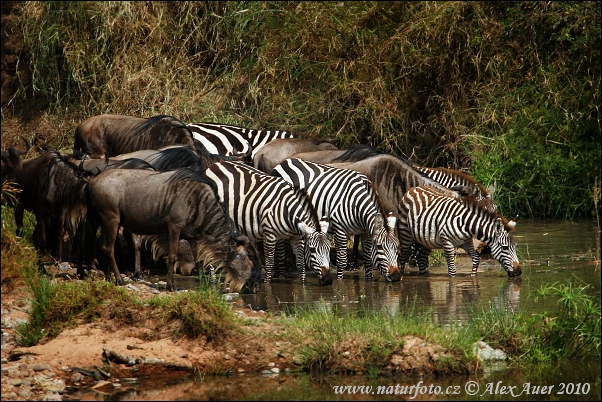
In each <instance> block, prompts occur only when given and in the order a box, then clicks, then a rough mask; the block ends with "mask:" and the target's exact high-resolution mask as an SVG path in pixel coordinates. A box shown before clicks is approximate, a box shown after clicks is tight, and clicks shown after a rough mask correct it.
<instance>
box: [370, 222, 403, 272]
mask: <svg viewBox="0 0 602 402" xmlns="http://www.w3.org/2000/svg"><path fill="white" fill-rule="evenodd" d="M396 225H397V217H395V216H394V215H393V212H389V215H388V217H387V224H386V225H385V222H384V219H383V216H382V214H380V213H377V214H376V218H375V221H374V232H373V234H372V239H371V240H372V247H371V248H370V257H371V260H372V261H376V268H378V270H379V272H380V273H381V274H382V275H383V276H384V277H385V278H387V280H388V281H389V282H398V281H400V280H401V278H402V277H403V275H402V273H401V271H400V269H399V264H398V263H397V254H398V253H399V240H398V238H397V233H396V231H395V228H396Z"/></svg>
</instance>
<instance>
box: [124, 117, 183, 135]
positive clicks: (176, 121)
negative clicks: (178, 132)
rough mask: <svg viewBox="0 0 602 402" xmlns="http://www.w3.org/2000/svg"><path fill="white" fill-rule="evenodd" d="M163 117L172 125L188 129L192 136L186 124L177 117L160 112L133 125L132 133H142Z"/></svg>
mask: <svg viewBox="0 0 602 402" xmlns="http://www.w3.org/2000/svg"><path fill="white" fill-rule="evenodd" d="M163 119H169V120H170V124H171V125H173V127H178V128H184V129H186V131H188V132H189V133H190V137H192V132H191V131H190V129H189V128H188V127H187V126H186V124H184V123H182V122H181V121H180V120H179V119H177V118H175V117H173V116H170V115H166V114H160V115H157V116H152V117H149V118H147V119H145V120H144V121H142V122H141V123H140V124H138V125H137V126H136V127H134V132H133V133H134V134H135V135H140V134H143V133H145V132H146V131H148V130H149V129H150V128H151V127H153V126H154V125H155V124H157V123H159V122H160V121H161V120H163Z"/></svg>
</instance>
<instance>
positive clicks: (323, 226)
mask: <svg viewBox="0 0 602 402" xmlns="http://www.w3.org/2000/svg"><path fill="white" fill-rule="evenodd" d="M329 226H330V222H329V220H328V217H326V216H323V217H322V219H320V229H321V230H322V233H327V232H328V227H329Z"/></svg>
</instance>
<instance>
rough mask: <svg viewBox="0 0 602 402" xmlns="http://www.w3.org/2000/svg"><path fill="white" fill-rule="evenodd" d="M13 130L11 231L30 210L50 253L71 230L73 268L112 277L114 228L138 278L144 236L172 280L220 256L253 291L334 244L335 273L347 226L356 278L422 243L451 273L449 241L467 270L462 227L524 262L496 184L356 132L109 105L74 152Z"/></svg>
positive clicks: (515, 269)
mask: <svg viewBox="0 0 602 402" xmlns="http://www.w3.org/2000/svg"><path fill="white" fill-rule="evenodd" d="M23 140H24V141H25V143H26V149H24V150H18V149H17V148H15V147H14V146H13V145H11V146H10V147H9V149H8V150H7V151H2V183H5V181H7V182H8V183H10V186H12V188H13V189H17V191H15V192H14V197H9V198H7V199H6V200H5V202H7V203H8V204H9V206H12V207H14V211H15V212H14V214H15V222H16V226H17V234H18V235H21V234H22V228H23V215H24V211H25V210H27V211H31V212H32V213H33V214H34V216H35V218H36V226H35V229H34V232H33V240H34V245H35V247H36V248H37V249H38V250H41V251H42V252H46V251H49V252H50V253H51V254H52V255H53V257H54V258H55V259H56V260H58V261H59V262H60V261H63V258H64V256H63V250H62V248H63V239H64V236H65V235H66V234H69V236H70V238H71V242H72V248H73V249H74V251H75V252H76V253H75V255H76V256H77V261H76V263H77V273H78V275H79V276H80V277H83V276H85V275H87V273H88V272H89V271H88V272H87V270H86V269H85V268H84V267H86V268H87V269H88V270H90V269H101V270H103V271H104V273H105V275H106V278H107V279H110V277H111V275H114V276H115V279H116V281H117V283H119V284H123V278H122V276H121V274H120V271H119V268H118V265H117V261H116V256H115V250H116V249H117V250H118V251H119V249H118V247H116V242H117V243H119V242H118V241H117V240H118V235H119V233H120V232H119V231H120V228H122V229H123V235H124V237H125V238H126V240H128V241H130V244H131V247H132V248H133V250H134V251H135V266H134V276H135V277H138V278H140V277H142V270H141V257H140V252H141V248H142V245H143V244H144V243H143V241H145V242H146V244H148V245H150V248H151V249H152V253H153V258H154V259H155V260H158V259H159V258H162V257H164V256H165V255H166V256H167V266H168V275H167V288H168V289H169V290H174V281H173V277H174V272H175V271H176V269H179V270H180V272H181V273H182V274H190V273H191V272H192V270H193V268H194V267H195V266H196V264H201V263H202V265H203V267H205V268H208V270H209V273H210V275H211V276H212V278H213V279H215V278H216V276H215V275H216V274H215V270H216V269H217V268H219V269H221V270H222V271H223V272H225V278H226V281H227V282H228V283H229V284H230V288H231V290H233V291H241V290H243V289H244V290H246V291H251V292H257V291H258V290H259V289H260V287H261V282H265V283H269V282H270V281H271V279H272V278H273V277H274V276H277V275H280V274H282V273H284V272H285V271H286V269H290V268H289V265H293V268H295V267H296V269H297V271H298V273H299V276H300V279H301V281H302V282H303V283H304V282H305V281H306V269H308V270H309V271H310V275H311V272H313V273H315V276H316V277H317V278H318V281H319V283H320V284H322V285H329V284H332V282H333V275H332V274H331V272H330V270H331V267H330V266H331V255H332V257H333V258H332V259H333V264H332V265H335V266H336V277H337V279H340V278H342V277H343V275H344V271H345V270H346V267H347V263H348V262H347V259H348V250H347V244H348V240H349V239H351V238H353V240H354V243H353V253H352V254H351V255H352V257H351V258H356V257H357V256H358V255H359V253H358V244H359V242H360V241H361V243H362V251H363V252H362V262H363V266H364V268H365V277H366V279H372V277H373V270H374V269H376V270H377V271H378V272H379V273H380V275H382V276H383V277H384V278H386V280H387V281H391V282H395V281H400V280H401V279H402V277H403V272H404V267H405V264H406V263H408V262H409V261H410V259H411V258H413V259H414V260H415V261H416V263H417V265H418V268H419V273H420V274H426V273H427V272H428V256H429V254H430V252H431V250H433V249H443V250H444V252H445V257H446V261H447V266H448V273H449V275H450V276H454V275H456V268H455V265H454V260H455V258H454V256H455V251H456V248H457V247H461V248H463V249H464V250H466V252H467V253H468V254H469V255H470V256H471V258H472V271H471V274H472V275H475V274H476V272H477V269H478V266H479V253H478V252H477V251H476V250H475V247H474V243H473V238H475V239H478V240H480V241H481V242H483V243H484V244H486V245H487V246H488V247H489V248H490V250H491V254H492V256H493V257H494V258H495V259H496V260H497V261H499V263H500V264H501V266H502V267H503V268H504V269H505V270H506V272H507V274H508V276H518V275H520V274H521V268H520V264H519V261H518V258H517V255H516V243H515V241H514V239H513V238H512V235H511V234H510V233H509V232H510V231H511V230H513V229H514V226H515V224H516V219H513V220H507V219H506V218H504V217H503V216H501V215H500V214H499V213H498V211H497V206H496V205H495V203H494V202H493V200H492V195H493V191H494V189H495V187H494V186H492V187H490V188H489V189H485V188H484V187H483V186H482V185H480V184H478V183H477V182H476V181H475V180H474V179H473V178H471V177H470V176H468V175H466V174H464V173H462V172H460V171H456V170H450V169H445V168H427V167H422V166H418V165H416V164H413V163H411V162H409V161H408V160H406V159H405V158H402V157H399V156H395V155H391V154H387V153H383V152H380V151H378V150H377V149H375V148H373V147H370V146H367V145H361V144H357V145H353V146H350V147H349V148H346V149H338V148H337V147H336V146H334V145H333V144H331V143H329V142H323V141H322V142H321V141H314V140H309V139H305V138H302V137H299V136H297V135H294V134H292V133H290V132H287V131H279V130H272V131H268V130H256V129H248V128H243V127H238V126H233V125H228V124H221V123H192V124H185V123H183V122H181V121H180V120H178V119H176V118H175V117H173V116H166V115H159V116H154V117H150V118H139V117H133V116H123V115H112V114H104V115H98V116H93V117H90V118H88V119H87V120H85V121H83V122H81V123H80V124H79V125H78V127H77V129H76V131H75V138H74V145H73V153H71V154H63V153H60V152H58V151H56V150H51V151H47V152H45V153H44V154H42V155H41V156H38V157H35V158H30V159H23V158H22V155H24V154H25V153H26V152H27V151H28V150H29V149H30V148H31V144H30V142H29V141H28V140H26V139H25V138H23ZM3 187H4V184H3ZM99 229H100V239H97V233H98V230H99ZM331 239H332V242H331ZM331 244H334V247H333V249H334V250H333V251H334V253H332V254H331ZM291 255H292V257H290V259H292V260H294V264H292V263H291V264H287V262H286V261H287V256H291Z"/></svg>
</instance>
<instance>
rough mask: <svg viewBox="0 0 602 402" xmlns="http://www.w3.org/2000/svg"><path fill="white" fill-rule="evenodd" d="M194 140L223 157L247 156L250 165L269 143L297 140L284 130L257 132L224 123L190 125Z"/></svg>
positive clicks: (246, 160) (246, 159)
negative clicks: (282, 139) (287, 139)
mask: <svg viewBox="0 0 602 402" xmlns="http://www.w3.org/2000/svg"><path fill="white" fill-rule="evenodd" d="M187 126H188V128H189V129H190V131H191V132H192V136H193V138H194V139H196V140H198V141H200V142H201V143H202V144H203V145H204V146H205V148H207V150H208V151H209V152H211V153H214V154H217V155H223V156H232V155H246V156H245V162H248V163H249V164H250V163H251V161H252V160H253V158H254V157H255V154H256V153H257V151H258V150H259V149H260V148H261V147H262V146H264V145H265V144H267V143H268V142H270V141H272V140H275V139H280V138H295V137H297V136H296V135H294V134H293V133H291V132H289V131H284V130H257V129H253V128H244V127H239V126H233V125H230V124H222V123H190V124H188V125H187Z"/></svg>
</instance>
